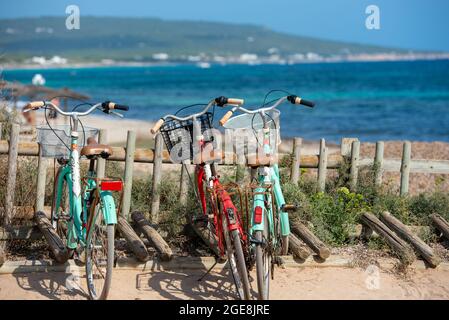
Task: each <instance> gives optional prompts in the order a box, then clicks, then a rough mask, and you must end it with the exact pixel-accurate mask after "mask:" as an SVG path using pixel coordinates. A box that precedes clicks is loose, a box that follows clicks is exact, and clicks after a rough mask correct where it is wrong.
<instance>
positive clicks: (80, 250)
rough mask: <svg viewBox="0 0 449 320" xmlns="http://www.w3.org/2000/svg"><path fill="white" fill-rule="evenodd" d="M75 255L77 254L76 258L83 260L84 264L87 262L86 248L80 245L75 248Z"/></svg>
mask: <svg viewBox="0 0 449 320" xmlns="http://www.w3.org/2000/svg"><path fill="white" fill-rule="evenodd" d="M75 255H76V259H77V260H78V261H79V262H81V263H82V264H83V265H84V264H86V254H85V249H84V248H81V247H78V248H77V249H76V250H75Z"/></svg>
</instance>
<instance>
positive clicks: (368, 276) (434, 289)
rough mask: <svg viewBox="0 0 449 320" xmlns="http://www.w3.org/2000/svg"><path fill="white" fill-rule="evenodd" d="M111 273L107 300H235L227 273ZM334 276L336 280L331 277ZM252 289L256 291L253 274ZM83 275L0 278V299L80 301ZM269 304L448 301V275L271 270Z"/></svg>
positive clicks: (83, 292) (83, 294)
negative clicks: (381, 300)
mask: <svg viewBox="0 0 449 320" xmlns="http://www.w3.org/2000/svg"><path fill="white" fill-rule="evenodd" d="M202 273H203V271H200V270H196V271H186V272H183V271H163V272H162V271H157V272H151V271H148V272H139V271H128V270H127V271H124V270H121V271H114V275H113V282H112V290H111V293H110V299H130V300H136V299H153V300H160V299H196V300H203V299H207V300H210V299H235V298H236V296H235V293H234V290H233V284H232V282H231V281H232V279H231V276H230V275H229V274H228V271H226V270H222V271H220V272H213V273H211V274H209V275H208V276H206V278H205V279H204V280H203V281H202V282H198V281H197V279H198V278H199V277H200V276H201V275H202ZM336 275H337V276H336ZM252 286H253V289H256V284H255V279H254V273H253V274H252ZM87 297H88V295H87V292H86V286H85V278H84V275H83V274H80V275H79V278H77V277H74V276H73V275H71V274H68V273H63V272H59V273H58V272H53V273H28V274H23V273H22V274H20V273H17V274H8V275H0V300H4V299H27V300H28V299H33V300H36V299H57V300H58V299H86V298H87ZM270 298H271V299H273V300H274V299H287V300H288V299H298V300H307V299H323V300H324V299H326V300H327V299H331V300H332V299H345V300H346V299H349V300H352V299H449V271H441V270H420V271H413V275H412V276H409V277H404V276H398V275H395V274H392V273H390V272H388V271H379V274H378V275H377V274H376V270H374V271H373V270H369V269H368V270H364V269H360V268H337V267H332V268H287V269H279V268H278V269H276V271H275V280H274V281H272V282H271V293H270Z"/></svg>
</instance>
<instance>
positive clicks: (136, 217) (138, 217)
mask: <svg viewBox="0 0 449 320" xmlns="http://www.w3.org/2000/svg"><path fill="white" fill-rule="evenodd" d="M131 218H132V219H133V221H134V222H135V223H136V225H137V226H138V227H139V229H140V231H142V233H143V235H144V236H145V237H146V238H147V239H148V241H150V243H151V246H152V247H154V248H155V249H156V250H157V252H158V253H159V254H160V257H161V259H162V260H164V261H168V260H170V259H171V258H172V257H173V251H172V250H171V248H170V246H169V245H168V243H167V242H166V241H165V240H164V238H162V236H161V235H160V234H159V232H157V230H156V229H154V228H153V227H152V226H151V225H150V223H149V222H148V221H147V220H146V219H145V217H144V215H143V214H142V213H141V212H138V211H134V212H133V213H131Z"/></svg>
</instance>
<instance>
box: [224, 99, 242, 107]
mask: <svg viewBox="0 0 449 320" xmlns="http://www.w3.org/2000/svg"><path fill="white" fill-rule="evenodd" d="M243 103H245V100H243V99H237V98H228V102H227V104H234V105H237V106H241V105H242V104H243Z"/></svg>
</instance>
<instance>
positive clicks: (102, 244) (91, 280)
mask: <svg viewBox="0 0 449 320" xmlns="http://www.w3.org/2000/svg"><path fill="white" fill-rule="evenodd" d="M93 212H94V217H93V218H92V222H91V223H90V226H89V229H88V235H87V243H86V278H87V288H88V291H89V296H90V298H91V299H93V300H104V299H106V298H107V296H108V293H109V289H110V287H111V280H112V268H113V265H114V225H113V224H106V221H105V220H104V215H103V211H102V209H101V205H100V203H98V204H97V206H96V208H95V209H94V211H93Z"/></svg>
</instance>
